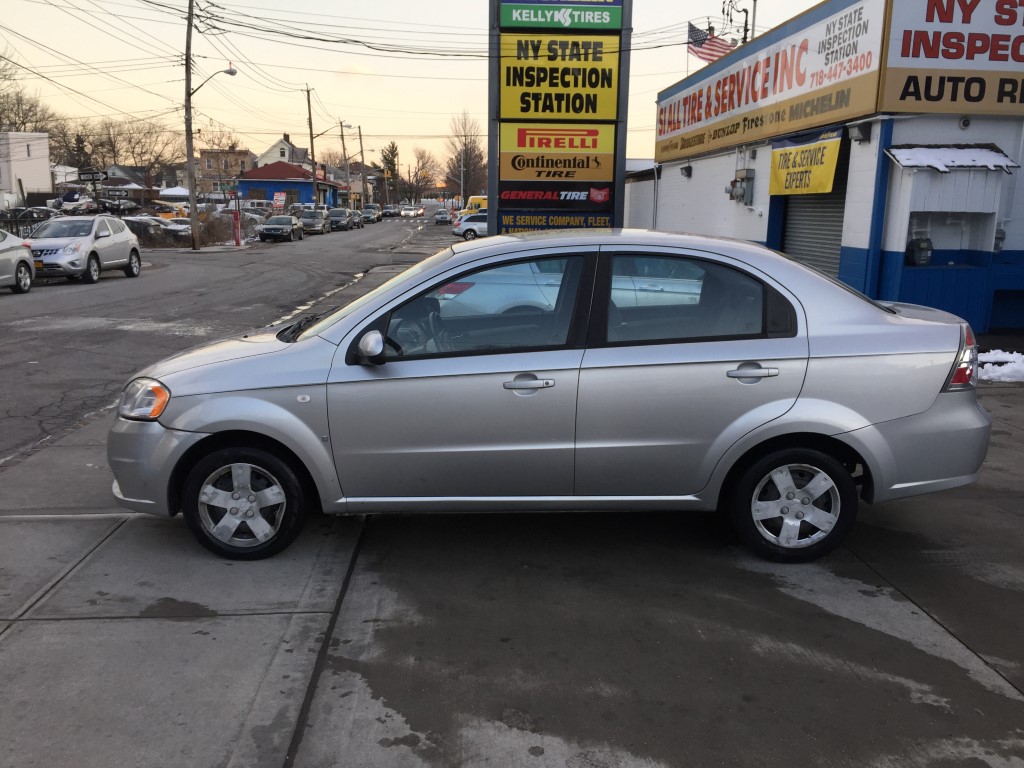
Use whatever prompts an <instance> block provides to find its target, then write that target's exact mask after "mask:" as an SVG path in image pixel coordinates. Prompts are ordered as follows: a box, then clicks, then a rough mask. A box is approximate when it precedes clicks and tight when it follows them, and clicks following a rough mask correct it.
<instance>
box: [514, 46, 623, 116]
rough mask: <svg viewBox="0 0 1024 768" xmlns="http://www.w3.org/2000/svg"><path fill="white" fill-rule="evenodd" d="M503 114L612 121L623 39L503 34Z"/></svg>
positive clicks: (615, 103)
mask: <svg viewBox="0 0 1024 768" xmlns="http://www.w3.org/2000/svg"><path fill="white" fill-rule="evenodd" d="M500 89H501V118H502V119H503V120H509V119H516V118H538V119H549V120H552V119H554V120H557V119H562V120H566V119H572V120H587V119H592V120H614V119H615V118H616V117H617V115H618V98H619V96H618V94H619V38H618V36H608V35H604V36H602V35H568V36H566V35H560V36H554V35H530V34H509V33H504V34H502V35H501V83H500Z"/></svg>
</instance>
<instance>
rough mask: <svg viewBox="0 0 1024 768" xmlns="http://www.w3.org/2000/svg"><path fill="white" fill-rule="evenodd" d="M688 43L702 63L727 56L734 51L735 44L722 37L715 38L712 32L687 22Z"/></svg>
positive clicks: (691, 51)
mask: <svg viewBox="0 0 1024 768" xmlns="http://www.w3.org/2000/svg"><path fill="white" fill-rule="evenodd" d="M687 25H688V30H687V38H688V40H687V42H688V43H689V49H690V53H692V54H693V55H694V56H696V57H697V58H698V59H700V60H701V61H706V62H709V63H710V62H712V61H717V60H718V59H720V58H722V57H723V56H725V54H727V53H729V52H731V51H732V49H733V47H734V46H735V45H736V44H735V43H730V42H728V41H727V40H723V39H722V38H720V37H715V36H714V35H712V34H711V33H710V32H705V31H704V30H702V29H697V27H695V26H693V24H692V23H691V22H687Z"/></svg>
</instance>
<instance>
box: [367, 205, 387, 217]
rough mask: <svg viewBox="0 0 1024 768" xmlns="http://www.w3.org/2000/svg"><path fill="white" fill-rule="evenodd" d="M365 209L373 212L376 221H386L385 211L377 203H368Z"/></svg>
mask: <svg viewBox="0 0 1024 768" xmlns="http://www.w3.org/2000/svg"><path fill="white" fill-rule="evenodd" d="M364 207H365V208H369V209H370V210H371V211H373V216H374V220H375V221H382V220H383V219H384V211H383V209H381V207H380V206H379V205H378V204H377V203H367V204H366V205H365V206H364Z"/></svg>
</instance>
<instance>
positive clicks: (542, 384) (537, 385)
mask: <svg viewBox="0 0 1024 768" xmlns="http://www.w3.org/2000/svg"><path fill="white" fill-rule="evenodd" d="M501 386H503V387H504V388H505V389H547V388H548V387H553V386H555V380H554V379H528V380H524V381H506V382H505V383H504V384H502V385H501Z"/></svg>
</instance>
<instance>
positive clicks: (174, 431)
mask: <svg viewBox="0 0 1024 768" xmlns="http://www.w3.org/2000/svg"><path fill="white" fill-rule="evenodd" d="M976 372H977V349H976V345H975V340H974V336H973V333H972V331H971V329H970V327H969V326H968V325H967V323H966V322H964V321H963V320H961V319H960V318H957V317H954V316H952V315H949V314H946V313H944V312H941V311H938V310H934V309H929V308H926V307H921V306H913V305H906V304H880V303H877V302H874V301H871V300H869V299H867V298H865V297H864V296H862V295H860V294H858V293H856V292H855V291H852V290H850V289H849V288H847V287H846V286H844V285H842V284H840V283H837V282H835V281H833V280H831V279H829V278H827V277H825V276H823V275H821V274H819V273H817V272H814V271H812V270H810V269H808V268H806V267H804V266H802V265H800V264H797V263H795V262H793V261H790V260H789V259H787V258H785V257H784V256H782V255H779V254H777V253H774V252H772V251H769V250H767V249H765V248H762V247H759V246H756V245H751V244H749V243H743V242H738V241H731V240H725V239H713V238H706V237H695V236H684V235H667V234H658V233H651V232H634V231H622V232H602V233H598V232H593V233H587V232H580V233H561V234H553V235H541V236H537V235H528V236H521V237H496V238H489V239H488V240H486V241H483V242H480V243H464V244H459V245H456V246H454V247H452V248H447V249H445V250H444V251H441V252H440V253H438V254H436V255H435V256H433V257H431V258H429V259H426V260H425V261H423V262H420V263H419V264H417V265H415V266H413V267H412V268H410V269H408V270H407V271H405V272H404V273H402V274H401V275H398V276H397V277H395V278H393V279H392V280H390V281H389V282H387V283H385V284H384V285H382V286H380V287H379V288H376V289H375V290H373V291H371V292H370V293H368V294H366V295H365V296H363V297H361V298H359V299H356V300H355V301H353V302H351V303H350V304H348V305H346V306H344V307H342V308H340V309H337V310H334V311H332V312H330V313H328V314H324V315H323V316H315V315H314V316H308V317H305V318H303V319H301V320H299V321H297V322H294V323H292V324H290V325H288V326H286V327H281V328H276V327H275V328H270V329H266V330H264V331H262V332H259V333H256V334H250V335H248V336H246V337H245V338H241V339H229V340H225V341H221V342H217V343H214V344H209V345H207V346H204V347H200V348H197V349H193V350H190V351H188V352H185V353H183V354H180V355H177V356H175V357H172V358H169V359H167V360H164V361H162V362H159V363H157V364H155V365H153V366H151V367H149V368H148V369H146V370H143V371H141V372H140V373H139V374H138V375H137V376H136V377H134V378H133V379H132V380H131V381H130V382H129V383H128V384H127V385H126V387H125V389H124V391H123V393H122V395H121V399H120V404H119V407H118V415H117V418H116V421H115V423H114V426H113V428H112V430H111V432H110V437H109V441H108V457H109V461H110V466H111V468H112V469H113V472H114V476H115V478H116V480H115V483H114V494H115V496H116V497H117V499H118V501H119V502H120V503H122V504H124V505H125V506H127V507H129V508H131V509H134V510H139V511H142V512H151V513H153V514H156V515H164V516H170V515H174V514H177V513H178V512H182V513H183V515H184V517H185V520H186V522H187V523H188V525H189V527H190V528H191V529H192V531H193V533H194V534H195V536H196V538H197V539H198V540H199V542H200V543H201V544H202V545H203V546H205V547H207V548H208V549H210V550H212V551H213V552H216V553H218V554H220V555H223V556H227V557H233V558H245V559H255V558H260V557H266V556H268V555H271V554H273V553H275V552H278V551H280V550H281V549H283V548H284V547H286V546H287V545H288V544H289V543H290V542H291V541H292V540H293V539H294V538H295V536H296V535H297V534H298V532H299V528H300V526H301V524H302V520H303V516H304V515H305V514H306V513H307V512H310V511H314V510H315V511H323V512H326V513H330V514H345V513H384V512H409V511H437V510H444V511H472V510H573V509H575V510H595V509H629V510H678V511H685V510H719V511H720V512H721V514H723V515H726V516H727V517H728V519H729V520H730V521H731V523H732V525H733V526H734V528H735V530H736V532H737V534H738V536H739V537H740V538H741V539H742V540H743V541H744V542H745V543H746V544H747V545H748V546H750V547H751V548H752V549H753V550H754V551H756V552H757V553H759V554H761V555H763V556H765V557H769V558H773V559H777V560H783V561H804V560H811V559H814V558H816V557H819V556H821V555H823V554H825V553H827V552H828V551H830V550H832V549H833V548H834V547H836V546H837V545H838V544H839V543H840V542H841V541H842V540H843V538H844V537H845V536H846V534H847V532H848V531H849V530H850V528H851V526H852V525H853V523H854V518H855V517H856V514H857V506H858V500H859V499H862V500H864V501H866V502H868V503H872V502H881V501H888V500H891V499H898V498H901V497H905V496H912V495H916V494H921V493H928V492H932V491H940V490H943V489H947V488H954V487H957V486H961V485H965V484H967V483H970V482H972V481H974V480H975V479H976V478H977V476H978V472H979V468H980V467H981V463H982V461H983V459H984V457H985V452H986V449H987V446H988V439H989V431H990V428H991V420H990V418H989V416H988V414H987V413H986V412H985V411H984V409H982V408H981V407H980V405H979V404H978V400H977V396H976V392H975V376H976Z"/></svg>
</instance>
